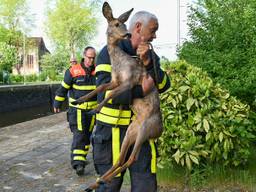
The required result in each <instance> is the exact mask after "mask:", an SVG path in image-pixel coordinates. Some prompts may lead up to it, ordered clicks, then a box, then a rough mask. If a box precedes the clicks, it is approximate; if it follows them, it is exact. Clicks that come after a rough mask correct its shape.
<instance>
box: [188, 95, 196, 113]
mask: <svg viewBox="0 0 256 192" xmlns="http://www.w3.org/2000/svg"><path fill="white" fill-rule="evenodd" d="M194 102H195V101H194V99H193V98H188V99H187V102H186V106H187V110H188V111H189V110H190V108H191V107H192V105H193V104H194Z"/></svg>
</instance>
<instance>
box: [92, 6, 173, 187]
mask: <svg viewBox="0 0 256 192" xmlns="http://www.w3.org/2000/svg"><path fill="white" fill-rule="evenodd" d="M106 11H107V12H108V11H109V12H111V15H112V11H111V9H107V10H106ZM130 12H131V11H130ZM129 15H130V13H129V14H128V16H127V14H126V16H125V15H124V14H123V15H121V16H120V17H119V18H118V19H120V20H123V22H125V21H126V20H127V19H128V17H129ZM124 16H125V17H127V18H123V17H124ZM116 25H118V24H116ZM157 30H158V20H157V18H156V16H155V15H153V14H151V13H149V12H146V11H140V12H137V13H136V14H135V15H134V16H133V17H132V18H131V20H130V26H129V31H130V33H131V38H130V39H125V40H121V41H120V42H119V44H118V46H119V47H120V48H121V49H122V50H123V51H124V52H126V53H127V54H129V55H130V56H132V57H139V59H140V60H141V61H142V62H143V64H144V66H145V67H146V70H147V73H148V74H149V75H148V76H145V77H144V78H143V80H142V84H141V85H136V86H134V87H133V88H132V89H129V90H127V91H124V92H122V93H121V94H119V95H118V96H116V97H114V98H113V99H111V100H109V101H108V102H107V104H106V105H104V106H103V108H102V109H101V110H100V112H99V113H98V114H97V115H96V120H97V122H96V129H95V131H94V133H93V135H92V142H93V158H94V164H95V169H96V171H97V173H98V174H99V175H104V173H106V172H107V171H108V170H109V169H110V168H111V167H112V165H113V164H115V163H116V162H117V161H118V160H119V159H118V158H119V153H120V146H121V144H122V142H123V139H124V136H125V134H126V130H127V127H128V126H129V124H130V123H131V122H132V116H133V115H134V114H133V112H132V111H131V109H130V105H131V104H132V102H133V100H134V99H136V98H143V97H145V96H147V94H148V93H150V92H151V91H152V89H153V88H154V87H155V83H157V87H158V92H159V93H162V92H164V91H166V90H167V89H168V88H169V87H170V80H169V78H168V76H167V74H166V73H165V72H164V71H163V70H162V69H161V68H160V59H159V57H158V56H157V55H156V53H155V52H154V51H153V50H152V49H150V46H149V42H152V41H153V39H155V38H156V31H157ZM154 59H155V61H154ZM153 63H155V64H156V73H157V77H158V78H157V80H158V82H156V78H155V70H154V66H153ZM96 64H97V66H96V77H97V80H96V85H97V86H100V85H102V84H105V83H109V82H110V81H111V67H112V66H111V62H110V57H109V52H108V49H107V46H105V47H104V48H103V49H102V50H101V51H100V53H99V56H98V58H97V61H96ZM112 78H113V77H112ZM154 82H155V83H154ZM109 92H110V90H108V91H106V92H101V93H99V94H98V103H100V102H101V101H102V100H104V98H105V97H106V96H107V95H108V94H109ZM135 115H136V114H135ZM130 150H131V149H130ZM128 153H129V154H130V153H131V151H129V152H128ZM156 156H157V152H156V145H155V143H154V141H152V140H151V141H146V142H144V143H143V144H142V147H141V149H140V153H139V155H138V157H137V159H136V161H135V162H134V163H133V164H132V165H131V166H130V167H129V171H130V177H131V191H132V192H143V191H147V192H156V191H157V181H156ZM123 175H124V172H122V173H121V174H118V175H117V176H116V177H114V178H113V179H112V180H111V182H109V183H105V184H104V185H100V186H99V188H98V189H96V191H98V192H118V191H120V188H121V185H122V182H123Z"/></svg>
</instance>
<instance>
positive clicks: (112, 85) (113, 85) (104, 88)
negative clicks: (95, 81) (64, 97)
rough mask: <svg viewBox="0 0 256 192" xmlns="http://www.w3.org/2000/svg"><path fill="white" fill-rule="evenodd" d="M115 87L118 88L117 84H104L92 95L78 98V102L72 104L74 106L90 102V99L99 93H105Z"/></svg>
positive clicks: (91, 93) (92, 92)
mask: <svg viewBox="0 0 256 192" xmlns="http://www.w3.org/2000/svg"><path fill="white" fill-rule="evenodd" d="M115 86H116V84H115V83H114V82H109V83H105V84H102V85H100V86H98V87H97V88H96V89H95V90H93V91H91V92H90V93H88V94H86V95H84V96H82V97H80V98H78V99H77V100H76V101H73V102H71V104H73V105H77V104H81V103H83V102H85V101H88V100H89V99H90V98H92V97H93V96H95V95H96V94H98V93H99V92H103V91H105V90H107V89H109V88H112V87H115Z"/></svg>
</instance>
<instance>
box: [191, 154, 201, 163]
mask: <svg viewBox="0 0 256 192" xmlns="http://www.w3.org/2000/svg"><path fill="white" fill-rule="evenodd" d="M189 157H190V159H191V160H192V161H193V162H194V163H195V164H197V165H199V161H198V159H197V158H196V157H195V156H194V155H189Z"/></svg>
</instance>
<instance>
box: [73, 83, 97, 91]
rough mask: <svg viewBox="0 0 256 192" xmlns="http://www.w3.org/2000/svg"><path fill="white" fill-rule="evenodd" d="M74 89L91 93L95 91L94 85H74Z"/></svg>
mask: <svg viewBox="0 0 256 192" xmlns="http://www.w3.org/2000/svg"><path fill="white" fill-rule="evenodd" d="M72 87H73V88H74V89H77V90H82V91H92V90H94V89H96V85H75V84H73V86H72Z"/></svg>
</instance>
